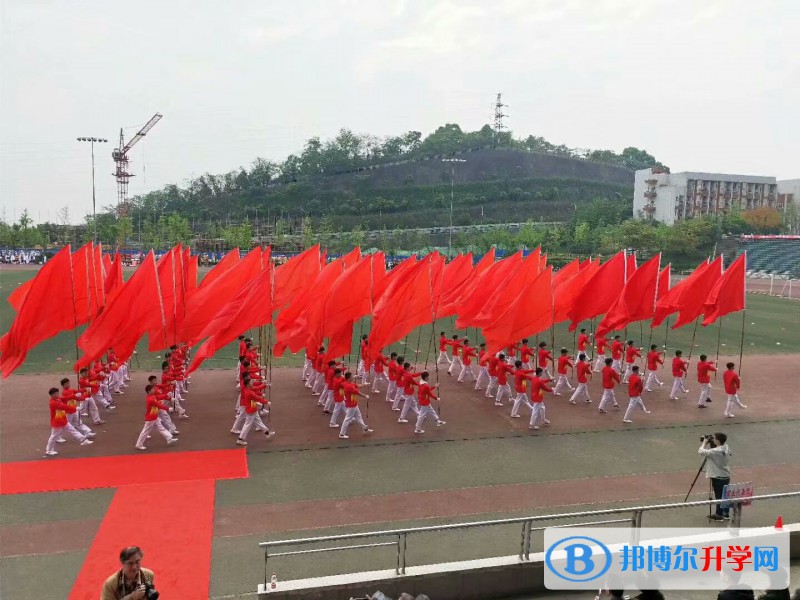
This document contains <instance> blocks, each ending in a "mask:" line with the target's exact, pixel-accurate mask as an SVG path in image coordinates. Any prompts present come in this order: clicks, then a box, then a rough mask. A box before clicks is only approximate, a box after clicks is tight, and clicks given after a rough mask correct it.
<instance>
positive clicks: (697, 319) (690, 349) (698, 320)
mask: <svg viewBox="0 0 800 600" xmlns="http://www.w3.org/2000/svg"><path fill="white" fill-rule="evenodd" d="M699 322H700V317H697V318H696V319H695V320H694V331H693V332H692V345H691V346H689V360H692V352H694V336H696V335H697V324H698V323H699Z"/></svg>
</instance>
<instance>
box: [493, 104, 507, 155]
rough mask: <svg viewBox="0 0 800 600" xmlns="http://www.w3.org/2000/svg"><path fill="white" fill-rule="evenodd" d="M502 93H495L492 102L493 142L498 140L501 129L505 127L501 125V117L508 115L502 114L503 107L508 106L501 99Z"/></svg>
mask: <svg viewBox="0 0 800 600" xmlns="http://www.w3.org/2000/svg"><path fill="white" fill-rule="evenodd" d="M502 96H503V94H501V93H498V94H497V100H496V101H495V103H494V139H495V143H497V142H499V141H500V134H501V133H502V132H503V129H505V128H506V126H505V125H503V117H507V116H508V115H506V114H503V108H508V104H503V99H502Z"/></svg>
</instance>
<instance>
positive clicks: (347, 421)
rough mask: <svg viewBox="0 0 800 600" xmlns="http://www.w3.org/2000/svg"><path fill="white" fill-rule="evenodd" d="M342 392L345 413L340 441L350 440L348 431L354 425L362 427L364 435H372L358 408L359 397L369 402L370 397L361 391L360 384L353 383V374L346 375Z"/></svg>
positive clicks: (348, 372)
mask: <svg viewBox="0 0 800 600" xmlns="http://www.w3.org/2000/svg"><path fill="white" fill-rule="evenodd" d="M342 390H343V392H344V410H345V413H344V422H343V423H342V428H341V429H340V430H339V439H340V440H346V439H349V438H350V436H349V435H347V430H348V429H350V425H352V424H353V423H358V424H359V425H361V428H362V429H363V430H364V433H372V429H370V428H369V426H368V425H367V424H366V423H365V422H364V418H363V417H362V416H361V409H360V408H359V407H358V397H359V396H361V397H362V398H365V399H367V400H369V396H367V395H366V394H362V393H361V392H360V391H359V389H358V384H357V383H355V382H353V374H352V373H351V372H350V371H347V373H345V374H344V384H343V385H342Z"/></svg>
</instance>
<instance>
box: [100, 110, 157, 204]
mask: <svg viewBox="0 0 800 600" xmlns="http://www.w3.org/2000/svg"><path fill="white" fill-rule="evenodd" d="M160 120H161V114H159V113H156V114H155V115H153V117H152V118H151V119H150V120H149V121H148V122H147V123H146V124H145V125H144V127H142V128H141V129H140V130H139V131H138V132H137V133H136V135H134V136H133V137H132V138H131V139H130V140H129V141H128V143H127V144H126V143H125V136H124V134H123V132H122V129H120V130H119V148H115V149H114V151H113V152H112V153H111V157H112V158H113V159H114V162H115V163H116V165H117V168H116V171H115V172H114V173H112V175H113V176H114V177H115V178H116V179H117V212H118V213H119V216H120V217H124V216H127V214H128V208H129V207H128V183H130V180H131V177H133V174H131V173H129V172H128V163H129V162H130V159H129V158H128V150H130V149H131V148H133V146H134V145H135V144H136V143H137V142H138V141H139V140H141V139H142V138H143V137H144V136H146V135H147V132H148V131H150V130H151V129H152V128H153V127H154V126H155V124H156V123H158V122H159V121H160Z"/></svg>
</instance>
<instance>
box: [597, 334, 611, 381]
mask: <svg viewBox="0 0 800 600" xmlns="http://www.w3.org/2000/svg"><path fill="white" fill-rule="evenodd" d="M594 347H595V351H596V352H597V357H596V359H595V361H594V372H595V373H599V372H600V370H601V369H602V368H603V366H604V365H605V363H606V348H608V339H607V338H606V337H605V336H604V335H598V336H597V337H596V338H594Z"/></svg>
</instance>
